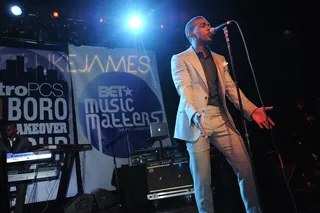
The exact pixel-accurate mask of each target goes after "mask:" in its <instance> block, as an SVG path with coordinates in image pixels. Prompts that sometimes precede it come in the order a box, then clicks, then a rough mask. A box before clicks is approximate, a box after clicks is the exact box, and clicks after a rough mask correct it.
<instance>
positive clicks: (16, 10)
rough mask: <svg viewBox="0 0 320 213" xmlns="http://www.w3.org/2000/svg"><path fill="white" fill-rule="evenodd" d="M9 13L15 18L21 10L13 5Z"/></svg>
mask: <svg viewBox="0 0 320 213" xmlns="http://www.w3.org/2000/svg"><path fill="white" fill-rule="evenodd" d="M10 10H11V13H12V14H13V15H15V16H20V15H21V14H22V10H21V8H20V7H19V6H17V5H14V6H11V7H10Z"/></svg>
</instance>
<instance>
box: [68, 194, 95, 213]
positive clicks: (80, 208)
mask: <svg viewBox="0 0 320 213" xmlns="http://www.w3.org/2000/svg"><path fill="white" fill-rule="evenodd" d="M92 204H93V196H92V195H89V194H78V195H76V196H75V197H74V198H72V199H71V200H70V201H69V202H68V203H67V204H66V205H65V206H64V207H63V209H64V213H91V212H92Z"/></svg>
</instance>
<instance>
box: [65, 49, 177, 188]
mask: <svg viewBox="0 0 320 213" xmlns="http://www.w3.org/2000/svg"><path fill="white" fill-rule="evenodd" d="M69 62H70V72H71V73H72V84H73V90H74V98H75V107H76V119H77V128H76V129H77V131H78V139H79V143H91V144H92V146H93V150H92V151H90V152H87V153H85V156H83V155H82V171H83V175H84V181H83V182H84V189H85V192H86V193H91V192H92V191H93V190H95V189H97V188H105V189H107V190H113V189H114V187H113V186H112V185H111V179H112V173H113V169H114V164H113V153H112V149H111V148H107V147H106V145H107V144H108V143H110V142H112V141H113V139H114V138H116V137H120V138H119V140H117V141H116V143H115V147H114V148H115V157H116V162H117V166H118V167H120V166H121V165H122V164H128V157H129V156H130V153H132V152H134V151H137V150H141V149H145V148H151V147H153V146H158V145H159V144H158V143H155V142H150V141H147V139H148V138H149V137H150V130H149V125H150V124H153V123H167V120H166V116H165V111H164V106H163V99H162V94H161V88H160V83H159V77H158V70H157V63H156V57H155V53H154V52H153V51H145V50H139V49H107V48H104V47H90V46H81V47H75V46H69ZM132 127H135V128H134V129H133V130H131V129H132ZM128 130H131V131H129V132H127V131H128ZM121 135H122V136H121ZM163 145H164V146H170V145H171V142H170V140H169V139H167V140H164V141H163Z"/></svg>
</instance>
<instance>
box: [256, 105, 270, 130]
mask: <svg viewBox="0 0 320 213" xmlns="http://www.w3.org/2000/svg"><path fill="white" fill-rule="evenodd" d="M264 109H265V110H266V111H270V110H272V109H273V107H265V108H264ZM264 109H263V107H260V108H258V109H256V110H255V111H254V112H253V114H252V119H253V120H254V121H255V122H256V123H257V124H258V125H259V127H260V128H261V129H263V127H265V128H266V129H272V127H273V126H274V122H273V121H272V120H271V119H270V118H269V117H268V119H267V116H266V114H265V113H264Z"/></svg>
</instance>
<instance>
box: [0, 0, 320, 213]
mask: <svg viewBox="0 0 320 213" xmlns="http://www.w3.org/2000/svg"><path fill="white" fill-rule="evenodd" d="M16 2H17V1H16ZM9 3H11V1H8V0H4V1H1V2H0V6H1V17H0V18H1V19H0V30H1V31H0V32H1V38H0V39H1V40H0V45H2V46H3V45H4V46H12V47H19V48H24V47H25V48H36V49H50V50H59V51H65V52H67V45H68V44H75V45H94V46H104V47H108V48H114V47H123V48H137V47H138V48H141V47H143V48H146V49H151V50H154V51H155V52H156V57H157V65H158V72H159V76H160V83H161V89H162V93H163V99H164V105H165V111H166V116H167V120H168V127H169V131H170V134H171V137H172V136H173V131H174V125H175V117H176V110H177V106H178V102H179V97H178V95H177V93H176V90H175V88H174V85H173V82H172V79H171V71H170V60H171V57H172V55H174V54H177V53H179V52H181V51H183V50H185V49H187V48H188V47H189V43H188V41H187V39H186V38H185V34H184V27H185V24H186V23H187V22H188V20H190V19H191V18H192V17H194V16H198V15H202V16H204V17H206V18H207V20H208V21H209V22H210V23H211V25H212V26H217V25H219V24H221V23H224V22H226V21H228V20H235V21H237V23H238V24H239V26H240V27H241V30H242V33H243V35H244V38H245V41H246V45H247V47H248V51H249V56H250V59H251V62H252V65H253V68H254V74H255V76H256V79H257V83H258V85H257V87H256V86H255V82H254V78H253V74H252V70H250V66H249V63H248V59H247V56H246V52H245V49H244V43H243V41H242V39H241V36H240V33H239V30H238V28H237V27H236V25H235V24H232V25H230V26H229V27H228V30H229V36H230V39H231V46H232V52H233V59H234V65H235V66H234V68H235V70H234V71H235V72H236V74H237V80H238V83H239V86H240V87H241V89H242V90H243V91H244V93H245V94H246V96H247V97H248V98H249V99H250V100H251V101H252V102H254V103H255V104H256V105H257V106H262V103H260V100H259V96H258V92H257V88H258V89H259V92H260V95H261V98H262V100H263V102H264V105H265V106H273V107H274V109H273V110H272V112H270V113H269V115H270V117H271V118H272V119H273V120H274V121H275V123H276V126H275V128H274V129H273V130H272V131H266V130H260V129H259V128H258V127H257V125H256V124H254V123H252V122H251V123H250V122H249V123H248V125H247V127H248V133H249V136H250V137H249V139H250V140H249V142H250V143H249V144H250V148H251V149H252V151H253V156H254V160H255V161H254V162H256V167H257V175H258V177H259V180H260V181H261V183H263V184H261V185H260V187H261V191H262V192H263V193H262V194H263V196H262V197H263V199H265V200H266V201H265V203H264V205H265V206H267V207H268V208H269V210H270V211H268V212H292V211H291V210H292V205H290V204H289V203H290V202H291V201H290V197H289V195H288V191H287V190H286V187H285V185H284V183H283V182H282V181H281V179H282V177H281V171H280V168H279V165H280V164H279V162H278V160H279V159H278V158H277V156H276V152H275V150H277V149H279V150H280V153H281V155H282V156H283V161H284V163H285V164H286V165H288V164H292V163H298V164H300V163H301V159H302V158H303V157H302V158H301V156H302V154H301V149H299V147H298V148H297V146H296V141H295V140H294V139H293V138H292V129H291V124H292V123H291V122H292V121H291V117H292V114H290V112H291V110H292V108H294V100H295V99H296V98H297V97H302V98H303V99H304V100H305V101H306V110H307V112H308V114H310V115H316V113H317V111H316V110H315V104H316V102H317V100H318V99H319V98H320V94H319V93H320V89H319V83H318V79H319V72H320V70H319V67H318V61H319V53H318V48H319V41H318V40H319V39H318V31H319V30H318V29H317V28H318V26H317V23H318V20H319V11H318V8H317V7H316V6H315V1H314V2H311V1H289V0H278V1H276V0H269V1H263V2H261V1H253V0H211V1H210V0H198V1H196V0H166V1H165V0H163V1H160V0H137V1H136V0H110V1H107V0H104V1H102V0H93V1H85V0H77V1H76V0H67V1H62V0H58V1H54V2H52V1H39V0H25V1H23V5H24V9H25V11H24V14H32V15H31V16H30V15H29V16H28V15H25V16H24V17H23V18H13V17H10V15H9V14H8V10H7V6H8V5H9ZM133 9H137V10H140V11H142V14H144V15H147V16H148V18H147V19H146V20H148V24H147V26H146V28H145V32H144V33H143V34H140V35H133V34H132V32H131V30H130V29H129V28H128V27H126V24H125V23H124V21H123V20H124V19H125V18H126V17H127V15H128V13H129V11H131V10H133ZM53 10H58V11H59V13H60V18H59V19H56V20H55V19H52V18H51V17H50V13H51V12H52V11H53ZM101 17H103V18H104V22H103V23H99V21H98V20H99V19H100V18H101ZM161 24H163V25H164V28H163V29H162V28H160V25H161ZM210 48H211V49H212V50H213V51H214V52H216V53H218V54H222V55H224V56H225V57H226V59H227V60H228V61H229V56H228V49H227V47H226V41H225V38H224V34H223V31H221V32H219V33H218V34H216V35H215V36H214V39H213V42H212V44H211V45H210ZM0 54H1V53H0ZM228 105H230V107H229V109H230V112H231V114H232V115H233V117H234V120H235V122H236V125H237V126H238V127H239V129H240V132H241V133H242V134H243V133H244V132H243V128H242V126H241V117H240V114H239V111H237V110H236V109H235V108H234V107H233V106H232V104H230V103H228ZM318 113H319V112H318ZM317 116H319V114H318V115H317ZM317 119H318V120H319V117H318V118H317ZM318 123H319V122H318ZM318 132H319V131H318ZM317 136H318V135H317ZM317 141H319V139H318V138H315V139H314V143H317ZM175 142H177V143H178V144H180V143H179V141H177V140H175ZM309 154H310V153H307V155H309ZM275 170H277V171H276V172H271V171H275ZM228 173H229V177H230V174H231V173H232V172H230V171H229V172H228ZM227 181H228V180H227ZM231 182H232V183H235V181H234V179H233V180H232V181H231ZM271 182H272V184H271ZM229 185H231V186H235V187H236V185H234V184H229ZM280 186H281V187H280ZM295 196H298V195H297V194H295ZM303 197H305V198H307V196H306V195H303ZM307 199H309V198H307ZM309 200H312V199H311V198H310V199H309ZM277 205H278V206H279V205H280V206H282V207H284V206H286V205H288V206H290V207H289V208H291V210H288V209H287V210H284V211H281V209H280V208H279V209H278V210H279V211H277V210H276V209H275V207H276V206H277ZM240 206H241V205H240ZM309 206H310V205H309Z"/></svg>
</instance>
